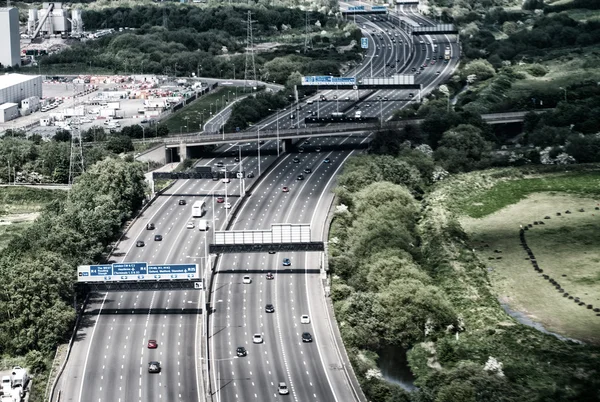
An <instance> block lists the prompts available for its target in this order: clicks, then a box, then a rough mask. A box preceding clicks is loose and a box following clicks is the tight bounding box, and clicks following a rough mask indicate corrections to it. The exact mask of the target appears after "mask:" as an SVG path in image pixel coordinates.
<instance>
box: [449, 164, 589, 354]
mask: <svg viewBox="0 0 600 402" xmlns="http://www.w3.org/2000/svg"><path fill="white" fill-rule="evenodd" d="M455 201H457V202H456V204H455V205H456V206H457V207H458V208H457V211H460V212H461V213H462V214H463V216H462V217H461V224H462V225H463V227H464V229H465V231H466V232H467V233H468V235H469V237H470V241H471V245H472V247H473V248H474V249H475V251H476V253H477V255H478V257H479V259H480V260H481V261H482V262H483V263H484V264H485V265H486V267H487V268H488V271H489V276H490V279H491V281H492V285H493V288H494V289H495V292H496V294H497V296H498V298H499V299H500V301H501V302H503V303H507V304H508V306H509V307H510V308H511V309H512V310H516V311H519V312H521V313H523V314H525V315H526V316H527V317H528V318H530V319H532V320H533V321H536V322H539V323H541V324H542V325H543V326H544V327H545V328H546V329H547V330H548V331H551V332H555V333H558V334H560V335H563V336H565V337H568V338H574V339H579V340H582V341H586V342H590V343H594V344H600V316H597V315H596V314H597V313H595V312H593V311H592V310H590V309H587V308H586V307H585V306H579V305H577V304H576V303H575V302H574V301H573V300H568V298H566V297H563V296H562V294H561V293H559V292H558V291H557V290H556V289H555V288H554V287H553V286H552V285H551V284H550V283H549V282H548V281H547V280H545V279H544V278H543V277H542V275H544V274H545V275H549V276H550V277H551V278H554V279H555V280H556V281H557V282H558V283H560V285H561V287H562V288H563V289H565V292H568V293H569V294H570V295H572V296H574V297H579V298H580V299H581V301H583V302H585V303H586V304H591V305H593V307H594V308H598V307H600V269H599V268H598V264H599V263H600V247H599V245H600V210H596V209H595V208H596V207H600V172H577V173H576V172H572V173H566V174H556V173H553V174H544V175H541V174H540V175H537V177H529V178H521V179H512V180H505V179H498V181H497V182H496V184H495V185H494V186H493V187H491V188H488V189H487V190H484V191H478V192H477V194H476V195H474V196H466V197H465V198H464V199H462V200H455ZM580 208H583V209H584V212H579V209H580ZM567 210H570V211H571V212H572V213H570V214H566V213H565V211H567ZM557 212H560V213H561V216H557ZM546 216H550V219H544V218H545V217H546ZM534 221H538V222H539V221H543V222H544V224H543V225H534V226H533V227H532V228H531V229H530V230H528V231H526V232H525V233H526V241H527V244H528V246H529V247H530V248H531V250H532V252H533V253H534V255H535V257H536V260H537V262H538V264H539V267H540V268H542V269H543V271H544V272H543V274H542V273H538V272H536V271H534V270H533V266H532V263H531V261H530V260H528V259H527V257H528V256H527V253H526V252H525V251H524V249H523V248H522V247H521V244H520V239H519V227H520V225H527V224H529V223H533V222H534ZM496 250H498V251H499V252H495V251H496Z"/></svg>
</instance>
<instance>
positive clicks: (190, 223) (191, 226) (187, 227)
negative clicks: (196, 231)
mask: <svg viewBox="0 0 600 402" xmlns="http://www.w3.org/2000/svg"><path fill="white" fill-rule="evenodd" d="M185 228H186V229H193V228H194V222H188V223H187V225H185Z"/></svg>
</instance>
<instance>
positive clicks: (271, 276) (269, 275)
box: [267, 272, 275, 280]
mask: <svg viewBox="0 0 600 402" xmlns="http://www.w3.org/2000/svg"><path fill="white" fill-rule="evenodd" d="M267 279H268V280H273V279H275V275H273V273H272V272H267Z"/></svg>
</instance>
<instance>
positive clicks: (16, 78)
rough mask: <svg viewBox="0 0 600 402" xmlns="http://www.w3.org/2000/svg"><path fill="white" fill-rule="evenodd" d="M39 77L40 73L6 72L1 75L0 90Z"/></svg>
mask: <svg viewBox="0 0 600 402" xmlns="http://www.w3.org/2000/svg"><path fill="white" fill-rule="evenodd" d="M37 77H39V75H25V74H4V75H0V90H2V89H5V88H9V87H12V86H13V85H17V84H22V83H24V82H27V81H29V80H32V79H34V78H37Z"/></svg>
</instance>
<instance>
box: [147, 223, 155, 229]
mask: <svg viewBox="0 0 600 402" xmlns="http://www.w3.org/2000/svg"><path fill="white" fill-rule="evenodd" d="M154 228H155V226H154V223H149V224H147V225H146V229H147V230H154Z"/></svg>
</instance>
